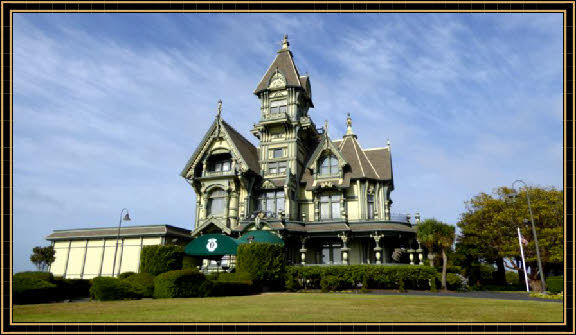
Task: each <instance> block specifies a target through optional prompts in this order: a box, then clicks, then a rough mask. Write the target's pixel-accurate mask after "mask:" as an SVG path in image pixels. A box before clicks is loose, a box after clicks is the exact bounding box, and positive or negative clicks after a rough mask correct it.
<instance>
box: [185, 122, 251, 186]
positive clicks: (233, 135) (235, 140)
mask: <svg viewBox="0 0 576 335" xmlns="http://www.w3.org/2000/svg"><path fill="white" fill-rule="evenodd" d="M218 128H219V129H221V131H222V132H223V133H224V135H225V138H226V139H227V140H228V141H229V144H230V145H231V146H232V148H233V149H235V150H233V151H236V152H237V153H238V156H239V157H236V158H237V159H238V160H240V162H241V163H243V164H244V165H245V166H246V167H247V168H248V169H249V170H252V171H253V172H255V173H257V174H258V173H259V172H260V166H259V164H258V153H257V151H256V148H255V147H254V145H253V144H252V143H250V142H249V141H248V140H247V139H246V138H245V137H244V136H242V135H240V133H238V132H237V131H236V129H234V128H232V126H230V125H229V124H228V123H227V122H225V121H224V120H223V119H222V118H221V117H220V115H218V116H217V117H216V119H215V120H214V122H212V125H211V126H210V128H209V129H208V131H207V132H206V134H205V135H204V137H203V138H202V141H201V142H200V145H198V147H197V148H196V151H194V153H193V154H192V156H191V157H190V159H189V160H188V162H187V163H186V166H185V167H184V169H183V170H182V172H181V173H180V176H182V177H186V175H187V174H188V172H189V171H190V170H191V169H193V168H194V162H196V160H197V159H198V157H199V156H200V155H201V154H202V153H203V152H204V151H205V150H206V145H207V144H208V141H209V140H210V138H211V136H212V134H213V133H214V132H215V131H216V130H217V129H218ZM233 155H234V154H233Z"/></svg>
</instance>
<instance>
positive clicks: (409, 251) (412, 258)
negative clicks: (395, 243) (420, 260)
mask: <svg viewBox="0 0 576 335" xmlns="http://www.w3.org/2000/svg"><path fill="white" fill-rule="evenodd" d="M407 251H408V255H409V256H410V265H414V252H415V250H414V249H412V248H410V249H408V250H407Z"/></svg>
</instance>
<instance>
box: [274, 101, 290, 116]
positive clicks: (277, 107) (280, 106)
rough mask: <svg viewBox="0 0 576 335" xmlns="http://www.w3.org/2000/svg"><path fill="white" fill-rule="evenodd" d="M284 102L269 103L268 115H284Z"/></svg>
mask: <svg viewBox="0 0 576 335" xmlns="http://www.w3.org/2000/svg"><path fill="white" fill-rule="evenodd" d="M286 110H287V108H286V100H276V101H272V102H270V114H276V113H286Z"/></svg>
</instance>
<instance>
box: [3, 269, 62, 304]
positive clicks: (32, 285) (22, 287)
mask: <svg viewBox="0 0 576 335" xmlns="http://www.w3.org/2000/svg"><path fill="white" fill-rule="evenodd" d="M45 279H48V280H45ZM52 279H53V277H52V274H51V273H46V272H22V273H16V274H14V276H13V277H12V302H13V303H14V304H37V303H46V302H52V301H56V300H57V299H58V296H59V290H58V285H56V284H54V283H51V282H50V280H52Z"/></svg>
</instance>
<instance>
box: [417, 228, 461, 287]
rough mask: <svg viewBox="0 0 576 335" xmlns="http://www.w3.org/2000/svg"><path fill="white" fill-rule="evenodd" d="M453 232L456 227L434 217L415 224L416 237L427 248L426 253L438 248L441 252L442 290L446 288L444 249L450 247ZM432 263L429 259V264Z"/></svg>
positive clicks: (452, 241) (446, 261)
mask: <svg viewBox="0 0 576 335" xmlns="http://www.w3.org/2000/svg"><path fill="white" fill-rule="evenodd" d="M455 234H456V227H454V226H451V225H449V224H446V223H443V222H440V221H438V220H436V219H426V220H424V221H422V223H420V224H418V225H417V226H416V237H417V238H418V241H419V242H420V243H421V244H422V245H424V246H425V247H426V249H428V253H430V254H433V253H434V252H436V251H438V250H440V251H441V252H442V289H444V290H446V267H447V265H448V256H447V255H446V250H447V249H449V248H451V247H452V243H454V236H455ZM433 265H434V264H433V262H432V259H430V266H433Z"/></svg>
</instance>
